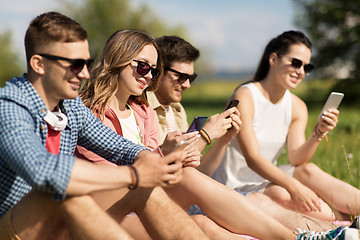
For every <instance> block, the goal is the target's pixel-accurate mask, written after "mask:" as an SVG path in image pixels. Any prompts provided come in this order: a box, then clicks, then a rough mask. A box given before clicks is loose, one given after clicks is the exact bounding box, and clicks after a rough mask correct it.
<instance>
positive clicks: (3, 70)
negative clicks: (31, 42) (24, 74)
mask: <svg viewBox="0 0 360 240" xmlns="http://www.w3.org/2000/svg"><path fill="white" fill-rule="evenodd" d="M11 42H12V35H11V33H10V31H5V32H3V33H0V87H3V86H4V85H5V82H6V81H8V80H10V79H11V78H12V77H14V76H18V75H19V74H21V71H22V68H21V66H20V64H19V62H20V60H19V57H18V54H17V53H16V52H15V51H14V50H13V48H12V46H11Z"/></svg>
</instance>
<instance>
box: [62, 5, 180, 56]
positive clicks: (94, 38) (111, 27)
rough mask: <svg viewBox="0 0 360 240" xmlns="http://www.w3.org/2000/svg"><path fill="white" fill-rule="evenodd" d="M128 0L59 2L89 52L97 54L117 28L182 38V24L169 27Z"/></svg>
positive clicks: (155, 35) (157, 35)
mask: <svg viewBox="0 0 360 240" xmlns="http://www.w3.org/2000/svg"><path fill="white" fill-rule="evenodd" d="M132 3H133V2H132V1H130V0H80V1H76V2H75V1H74V0H66V1H65V2H64V1H61V2H60V4H61V5H62V6H63V7H64V9H65V11H66V13H67V14H68V15H69V16H70V17H73V18H74V19H76V20H77V21H78V22H79V23H80V24H81V25H82V26H83V27H84V28H85V29H86V30H87V31H88V34H89V43H90V48H91V55H92V56H93V57H94V58H95V57H97V56H98V55H99V54H100V52H101V50H102V48H103V46H104V45H105V42H106V40H107V39H108V38H109V37H110V35H111V34H113V33H114V32H115V31H117V30H121V29H143V30H145V31H147V32H149V33H151V34H152V35H153V36H154V37H159V36H162V35H165V34H166V35H178V36H181V37H184V38H185V39H186V34H185V29H184V28H183V27H182V26H175V27H169V26H167V25H166V21H164V20H160V19H159V18H158V17H157V16H156V15H155V14H154V13H153V12H152V11H151V9H150V7H148V6H147V5H145V4H142V5H141V4H138V5H136V6H135V5H132Z"/></svg>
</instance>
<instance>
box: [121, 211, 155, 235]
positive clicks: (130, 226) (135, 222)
mask: <svg viewBox="0 0 360 240" xmlns="http://www.w3.org/2000/svg"><path fill="white" fill-rule="evenodd" d="M120 225H121V226H122V227H123V228H124V229H125V230H126V231H127V232H128V233H129V234H130V235H131V236H132V237H133V238H134V239H136V240H151V238H150V236H149V234H148V233H147V231H146V229H145V228H144V226H143V225H142V223H141V221H140V219H139V217H138V216H137V215H132V216H126V217H125V218H124V220H123V221H122V222H121V223H120Z"/></svg>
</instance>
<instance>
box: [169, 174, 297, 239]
mask: <svg viewBox="0 0 360 240" xmlns="http://www.w3.org/2000/svg"><path fill="white" fill-rule="evenodd" d="M166 191H167V193H168V194H169V195H170V196H171V198H173V199H174V201H176V202H178V203H179V205H181V206H182V207H184V208H187V207H189V206H190V205H192V204H194V203H195V204H197V205H199V206H200V207H201V209H202V210H203V211H204V212H205V213H206V214H207V216H208V217H209V218H211V219H212V220H214V221H215V222H216V223H217V224H218V225H220V226H222V227H224V228H226V229H228V230H229V231H232V232H235V233H239V234H247V235H251V236H254V237H257V238H260V239H276V240H279V239H294V238H295V234H294V233H293V232H292V231H291V230H290V229H288V228H286V227H285V226H284V225H282V224H281V223H279V222H278V221H277V220H275V219H274V218H272V217H271V216H269V215H267V214H265V213H264V212H262V211H261V210H260V209H258V208H257V207H255V206H254V205H252V204H251V203H250V202H249V201H248V200H247V199H245V197H244V196H242V195H241V194H239V193H237V192H236V191H234V190H233V189H230V188H228V187H226V186H224V185H223V184H221V183H218V182H216V181H215V180H213V179H211V178H209V177H208V176H206V175H204V174H202V173H200V172H199V171H197V170H196V169H193V168H184V169H183V178H182V181H181V182H180V184H178V185H177V186H175V187H174V188H169V189H167V190H166Z"/></svg>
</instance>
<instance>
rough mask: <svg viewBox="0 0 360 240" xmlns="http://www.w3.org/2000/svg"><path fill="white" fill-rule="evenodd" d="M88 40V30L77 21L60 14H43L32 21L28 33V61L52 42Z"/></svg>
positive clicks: (26, 43)
mask: <svg viewBox="0 0 360 240" xmlns="http://www.w3.org/2000/svg"><path fill="white" fill-rule="evenodd" d="M86 39H87V32H86V30H85V29H84V28H83V27H82V26H81V25H80V24H79V23H77V22H76V21H75V20H73V19H71V18H69V17H67V16H65V15H62V14H61V13H58V12H47V13H43V14H41V15H39V16H37V17H36V18H34V19H33V20H32V21H31V23H30V25H29V27H28V29H27V31H26V34H25V51H26V59H27V60H29V59H30V58H31V56H32V55H34V54H36V53H40V52H42V51H43V50H44V49H46V47H47V46H48V44H49V43H50V42H77V41H83V40H86Z"/></svg>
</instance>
